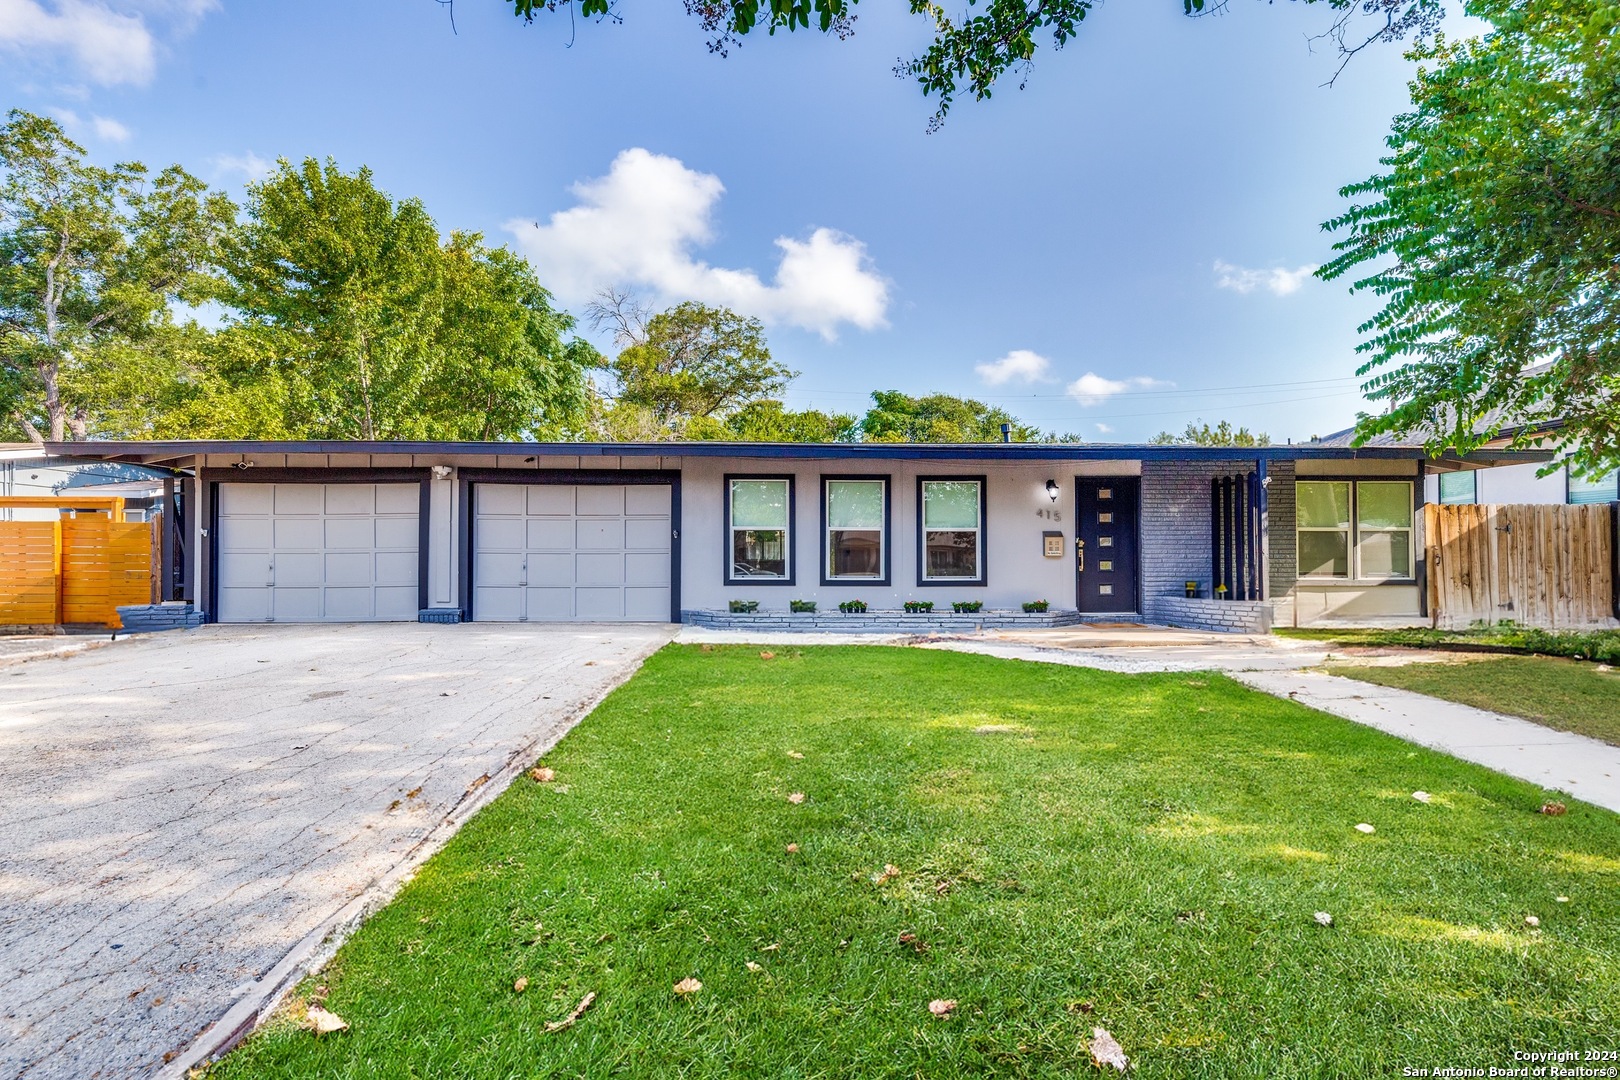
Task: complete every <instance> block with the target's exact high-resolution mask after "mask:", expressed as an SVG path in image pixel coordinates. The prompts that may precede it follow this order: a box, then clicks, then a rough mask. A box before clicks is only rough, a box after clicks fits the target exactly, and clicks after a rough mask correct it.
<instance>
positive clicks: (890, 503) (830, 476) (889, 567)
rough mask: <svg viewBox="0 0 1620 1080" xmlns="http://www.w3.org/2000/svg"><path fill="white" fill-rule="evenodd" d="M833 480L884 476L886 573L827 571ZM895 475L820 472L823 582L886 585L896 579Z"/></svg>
mask: <svg viewBox="0 0 1620 1080" xmlns="http://www.w3.org/2000/svg"><path fill="white" fill-rule="evenodd" d="M831 480H881V481H882V482H883V576H882V577H875V578H869V577H866V578H857V577H833V576H832V575H830V574H829V573H828V572H827V571H828V569H829V567H828V562H827V554H828V553H827V533H828V525H827V483H828V481H831ZM893 571H894V477H893V476H892V475H891V474H889V473H822V474H821V574H820V577H821V584H823V585H826V586H830V587H837V588H862V587H871V588H883V589H887V588H889V587H890V585H891V584H892V583H893V581H894V572H893Z"/></svg>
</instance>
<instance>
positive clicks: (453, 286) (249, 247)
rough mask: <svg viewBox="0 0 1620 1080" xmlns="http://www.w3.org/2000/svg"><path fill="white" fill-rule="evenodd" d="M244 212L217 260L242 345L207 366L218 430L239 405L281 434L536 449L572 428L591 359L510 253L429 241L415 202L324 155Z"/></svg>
mask: <svg viewBox="0 0 1620 1080" xmlns="http://www.w3.org/2000/svg"><path fill="white" fill-rule="evenodd" d="M246 212H247V221H246V222H245V223H244V225H243V227H242V228H241V230H240V232H239V234H238V235H237V236H235V237H234V238H233V239H232V241H231V242H230V243H228V244H227V245H226V248H225V255H224V264H225V271H226V277H227V280H228V288H227V289H226V291H225V295H224V298H225V301H226V303H227V304H228V305H229V306H230V308H231V309H232V312H231V315H230V319H229V326H230V328H231V330H233V331H234V332H235V333H236V339H235V340H236V342H237V343H238V344H239V345H240V346H241V348H240V349H238V350H232V351H231V352H229V353H228V354H226V355H225V356H224V357H223V358H222V361H221V363H220V365H218V366H216V367H215V369H214V371H215V374H217V375H218V376H219V377H220V378H221V379H223V380H224V382H225V383H226V384H227V385H228V386H229V387H231V388H232V394H226V395H221V396H219V397H218V398H217V399H216V405H218V406H219V407H220V408H221V416H222V419H223V420H225V421H226V422H228V423H237V422H239V420H240V417H241V416H242V413H243V409H242V407H241V405H240V401H242V400H247V401H251V402H253V403H254V411H255V412H257V413H259V414H260V415H261V417H262V418H261V420H260V421H258V422H257V423H255V425H254V426H256V427H262V426H274V427H276V428H278V429H279V430H280V432H282V433H283V435H284V436H285V437H292V438H359V439H505V438H539V437H554V436H556V435H558V434H560V433H562V432H564V431H567V430H570V429H571V428H573V427H577V426H578V424H579V423H580V421H581V417H582V415H583V411H584V409H585V405H586V378H585V369H586V367H587V366H589V365H592V364H594V363H595V362H596V360H597V357H596V353H595V351H594V350H593V349H591V348H590V346H589V345H587V344H585V343H584V342H581V341H578V340H565V335H566V334H567V333H568V332H569V330H571V329H572V326H573V320H572V319H571V318H569V316H567V315H566V314H564V313H561V312H557V311H554V310H553V309H552V307H551V298H550V295H549V294H548V293H547V292H546V291H545V290H544V289H543V288H541V287H540V283H539V282H538V281H537V280H536V279H535V277H534V273H533V271H532V270H531V269H530V268H529V266H528V264H527V263H525V262H524V261H523V260H522V259H520V258H519V257H518V256H516V255H513V254H512V253H511V252H509V251H506V250H505V249H500V248H496V249H491V248H486V247H485V246H484V245H483V242H482V237H481V236H479V235H478V234H476V233H455V234H452V236H451V237H450V239H449V240H448V241H447V242H443V243H441V241H440V237H439V232H438V228H437V226H436V225H435V224H434V222H433V220H432V219H431V218H430V217H429V216H428V214H427V211H426V209H425V208H424V207H423V206H422V204H421V203H420V202H418V201H417V200H414V199H406V200H403V201H401V202H397V203H396V202H395V201H394V200H393V199H392V198H391V197H389V196H388V195H387V193H385V192H383V191H381V190H379V189H378V188H377V187H376V185H375V184H374V183H373V182H372V178H371V173H370V171H369V170H367V169H363V168H362V169H360V170H359V171H358V172H356V173H353V174H348V173H344V172H342V171H341V170H340V169H339V168H338V167H337V165H336V164H335V163H334V162H332V161H330V160H329V161H327V162H325V163H324V164H323V163H321V162H318V161H315V160H314V159H308V160H305V161H304V162H303V163H302V164H301V165H299V166H293V165H291V164H289V163H288V162H286V161H282V162H280V164H279V167H278V169H277V171H276V172H275V173H274V174H273V175H272V176H270V177H269V178H268V179H266V180H264V181H263V182H261V183H258V184H255V185H252V186H250V188H249V193H248V202H247V207H246ZM233 395H234V400H233ZM272 417H274V418H275V419H274V420H273V421H272V419H271V418H272Z"/></svg>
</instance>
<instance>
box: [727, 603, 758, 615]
mask: <svg viewBox="0 0 1620 1080" xmlns="http://www.w3.org/2000/svg"><path fill="white" fill-rule="evenodd" d="M726 606H727V607H729V608H730V609H731V613H732V614H733V615H752V614H753V613H754V612H756V611H758V610H759V601H758V600H732V601H731V602H730V603H728V604H727V605H726Z"/></svg>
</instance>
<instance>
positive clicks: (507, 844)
mask: <svg viewBox="0 0 1620 1080" xmlns="http://www.w3.org/2000/svg"><path fill="white" fill-rule="evenodd" d="M794 754H803V757H802V758H796V757H795V756H793V755H794ZM545 763H546V764H547V765H548V766H550V767H552V768H553V769H555V771H556V781H555V782H554V783H550V784H538V783H533V782H530V781H528V780H520V781H519V782H518V783H517V784H515V785H514V786H513V787H512V788H511V789H510V790H508V791H507V792H505V793H504V794H503V795H502V796H501V797H500V798H499V799H498V800H496V801H495V802H494V804H492V805H491V806H490V807H489V808H488V809H486V810H485V811H484V812H483V813H481V814H480V815H479V816H478V817H477V818H475V819H474V820H473V821H472V822H471V823H470V824H469V825H468V826H467V827H466V828H465V829H463V830H462V832H461V833H460V834H459V835H458V836H457V837H456V838H455V839H454V840H453V841H452V842H451V843H450V844H449V846H448V847H446V848H445V850H444V851H443V852H441V853H440V854H439V855H438V856H437V857H436V858H434V859H433V860H432V861H431V862H430V863H429V864H428V865H427V866H426V867H425V868H424V869H423V870H422V872H421V873H420V874H419V875H418V876H417V878H416V879H415V881H414V882H412V883H411V884H410V885H409V886H408V887H407V888H406V889H405V890H404V891H403V892H402V893H401V894H400V896H399V897H398V899H397V900H396V901H395V902H394V903H393V904H392V905H390V906H389V907H388V908H386V909H385V910H383V911H382V912H380V913H379V914H377V915H376V916H375V917H374V918H372V919H371V921H370V922H369V923H367V925H366V926H364V927H363V928H362V929H361V930H360V931H359V932H358V933H357V934H356V935H355V936H354V938H353V939H351V940H350V941H349V943H348V944H347V945H346V946H345V947H344V948H343V949H342V950H341V952H340V953H339V954H338V957H337V959H336V960H335V961H334V963H333V964H332V965H331V967H330V968H329V970H328V972H327V973H326V974H325V975H324V976H323V977H322V981H324V982H326V983H328V984H329V985H330V997H329V999H328V1001H327V1005H328V1007H329V1008H330V1009H331V1010H332V1011H334V1012H336V1013H337V1014H338V1015H340V1016H342V1017H343V1018H344V1019H345V1020H347V1021H348V1022H349V1024H350V1025H351V1026H350V1030H348V1031H346V1032H342V1033H338V1034H335V1035H326V1036H320V1037H317V1036H315V1035H314V1034H312V1033H311V1032H309V1031H307V1030H304V1029H302V1028H300V1027H298V1026H297V1019H298V1014H299V1013H300V1011H301V1008H302V1002H303V1001H306V1000H308V995H309V993H311V992H312V989H311V987H310V986H306V987H305V988H304V990H303V992H302V993H301V994H300V995H299V998H298V1001H297V1002H296V1003H295V1006H294V1008H292V1009H291V1010H289V1011H288V1012H287V1013H286V1014H284V1015H283V1016H282V1017H281V1018H280V1019H278V1020H276V1021H273V1022H272V1023H271V1024H270V1025H268V1026H267V1027H266V1028H265V1029H263V1030H262V1031H260V1032H259V1033H258V1034H257V1035H255V1036H254V1037H253V1038H251V1039H250V1040H249V1041H248V1042H247V1043H246V1044H245V1045H244V1046H243V1047H242V1048H241V1049H239V1050H238V1051H236V1052H235V1053H234V1054H232V1055H231V1056H230V1057H229V1058H227V1059H226V1061H225V1062H224V1063H223V1064H222V1065H220V1066H218V1067H216V1068H215V1069H214V1070H212V1071H211V1072H210V1073H209V1076H210V1078H212V1080H237V1078H247V1077H297V1078H300V1080H302V1078H309V1077H376V1078H388V1080H396V1078H401V1077H423V1078H426V1077H455V1078H472V1077H487V1078H492V1080H493V1078H501V1080H505V1078H508V1077H525V1078H527V1077H550V1076H590V1077H605V1076H617V1075H623V1076H649V1077H671V1076H678V1077H699V1076H702V1077H709V1076H714V1077H719V1076H734V1075H743V1076H757V1077H879V1076H881V1077H896V1078H899V1077H933V1076H939V1077H955V1076H961V1075H965V1074H994V1075H997V1076H1012V1077H1023V1076H1031V1077H1034V1076H1040V1077H1072V1076H1076V1075H1082V1076H1084V1075H1096V1074H1095V1073H1094V1072H1093V1071H1092V1069H1091V1066H1090V1063H1089V1059H1088V1056H1087V1052H1086V1049H1085V1040H1086V1039H1087V1038H1088V1037H1089V1036H1090V1033H1091V1030H1092V1027H1093V1026H1094V1025H1100V1026H1103V1027H1106V1028H1108V1029H1109V1030H1110V1031H1112V1033H1113V1034H1114V1035H1115V1036H1116V1037H1117V1038H1118V1039H1119V1041H1120V1042H1121V1043H1122V1044H1123V1045H1124V1047H1125V1050H1126V1052H1127V1053H1128V1054H1130V1055H1131V1057H1132V1059H1133V1061H1134V1062H1135V1063H1136V1070H1137V1075H1140V1076H1142V1077H1223V1078H1224V1077H1266V1078H1279V1077H1364V1076H1398V1075H1400V1072H1401V1069H1402V1067H1403V1066H1407V1065H1412V1066H1436V1065H1467V1066H1477V1067H1488V1066H1490V1065H1497V1066H1505V1065H1510V1064H1512V1052H1513V1050H1514V1049H1523V1050H1570V1049H1578V1048H1583V1047H1591V1048H1594V1049H1603V1048H1614V1047H1615V1045H1616V1043H1615V1039H1614V1032H1615V1031H1616V1030H1620V817H1617V816H1615V815H1613V814H1610V813H1608V812H1606V811H1602V810H1598V809H1595V808H1592V807H1589V806H1586V805H1583V804H1571V806H1570V811H1569V813H1568V814H1567V815H1566V816H1563V817H1548V816H1542V815H1540V814H1538V813H1536V809H1537V807H1538V806H1539V805H1540V803H1541V802H1542V792H1541V791H1539V790H1538V789H1536V788H1535V787H1533V786H1531V785H1527V784H1522V783H1519V782H1517V781H1513V780H1508V779H1505V778H1503V777H1501V776H1498V775H1496V774H1493V773H1491V772H1488V771H1486V770H1484V769H1481V768H1478V767H1476V766H1473V765H1468V764H1465V763H1463V762H1459V761H1456V760H1454V759H1451V758H1448V757H1445V756H1443V755H1440V754H1435V753H1431V752H1428V751H1425V750H1420V749H1418V748H1416V747H1414V746H1411V745H1409V744H1407V743H1403V742H1400V741H1398V740H1396V739H1393V738H1390V737H1387V736H1385V735H1382V734H1379V733H1377V732H1375V731H1372V730H1369V729H1366V728H1361V727H1357V726H1356V725H1354V724H1350V723H1348V722H1345V721H1341V720H1337V719H1333V718H1330V717H1327V716H1324V715H1321V714H1318V713H1313V712H1310V711H1308V710H1306V709H1304V708H1302V707H1300V706H1298V705H1295V704H1292V703H1290V702H1286V701H1279V700H1276V699H1273V698H1270V697H1266V696H1262V695H1258V694H1254V693H1251V692H1249V691H1246V690H1244V689H1242V688H1240V687H1239V686H1237V685H1236V684H1235V683H1232V682H1230V681H1228V680H1226V679H1224V678H1221V677H1218V676H1208V675H1195V676H1188V675H1154V676H1125V675H1114V674H1108V673H1104V672H1095V671H1087V670H1083V669H1077V668H1069V667H1061V666H1056V665H1043V664H1024V663H1018V662H1013V661H1003V660H996V659H990V658H985V657H977V656H965V655H960V654H954V653H945V652H934V651H928V650H920V649H885V648H872V647H860V648H805V649H802V650H799V649H777V650H776V652H775V656H774V657H773V658H771V659H763V658H762V657H761V655H760V651H759V650H758V649H748V648H740V647H738V648H714V649H708V648H704V649H699V648H697V647H690V646H688V647H670V648H667V649H665V650H663V651H662V652H660V653H659V654H658V655H656V656H654V657H653V658H652V659H651V660H650V661H649V662H648V663H647V665H646V667H645V669H644V670H643V671H642V673H641V674H640V675H638V676H637V677H636V678H635V679H633V680H632V681H631V682H630V683H628V684H627V685H626V686H624V687H623V688H621V689H620V690H618V691H617V692H616V693H614V694H613V695H612V696H611V697H610V698H609V699H608V700H607V701H606V702H605V703H604V704H603V705H602V706H601V707H600V708H598V709H597V710H596V712H595V713H594V714H593V715H591V716H590V717H589V718H588V719H587V720H585V721H584V722H583V723H582V724H581V725H580V726H579V727H578V728H577V729H576V730H575V731H574V732H573V733H572V734H570V735H569V736H568V737H567V738H566V739H565V740H564V741H563V743H562V744H561V745H560V746H558V747H557V748H556V750H554V751H553V752H552V753H550V754H548V755H547V757H546V759H545ZM1417 789H1422V790H1425V791H1428V792H1430V793H1432V801H1431V802H1429V803H1428V804H1423V803H1420V802H1418V801H1416V800H1414V799H1412V798H1411V792H1412V791H1414V790H1417ZM794 792H803V793H804V794H805V795H806V796H807V797H806V799H805V800H804V802H803V803H802V804H800V805H795V804H793V803H791V802H790V801H789V799H788V796H789V795H790V794H791V793H794ZM1358 822H1369V823H1372V824H1373V825H1375V826H1376V828H1377V831H1376V833H1375V834H1373V835H1363V834H1361V833H1359V832H1357V831H1356V830H1355V829H1354V826H1355V825H1356V824H1357V823H1358ZM791 843H796V844H798V845H799V847H800V850H799V851H798V852H797V853H789V852H788V851H787V846H788V845H789V844H791ZM886 864H892V865H893V866H894V867H895V868H897V870H898V874H896V875H894V876H892V877H888V878H886V879H885V878H884V867H885V865H886ZM880 879H881V880H880ZM1560 896H1563V897H1567V898H1568V902H1567V903H1559V902H1557V900H1556V898H1557V897H1560ZM1317 911H1326V912H1330V913H1331V914H1332V916H1333V918H1334V925H1333V926H1332V927H1330V928H1324V927H1321V926H1318V925H1317V924H1316V922H1315V921H1314V920H1313V913H1314V912H1317ZM1527 915H1535V916H1537V917H1538V918H1539V919H1540V928H1539V929H1531V928H1529V927H1527V926H1526V925H1525V922H1524V920H1525V917H1526V916H1527ZM903 934H915V935H916V938H917V942H919V943H921V944H923V945H924V946H925V948H924V949H922V950H919V949H918V948H917V947H916V946H915V944H902V943H901V941H900V938H901V935H903ZM750 964H754V965H757V966H758V969H759V970H757V971H752V970H750V968H749V966H748V965H750ZM520 977H525V978H527V979H528V980H529V982H528V988H527V990H526V992H524V993H522V994H518V993H515V992H514V991H513V983H514V980H517V979H518V978H520ZM688 977H695V978H697V979H699V980H701V981H702V983H703V989H702V990H701V992H699V993H697V994H695V995H692V996H690V997H686V998H678V997H677V996H676V995H675V994H674V993H673V992H672V987H673V985H674V984H675V983H676V982H677V981H679V980H682V979H685V978H688ZM590 991H594V992H595V993H596V994H597V995H598V996H597V998H596V1002H595V1005H594V1007H593V1008H592V1009H591V1010H590V1011H589V1012H587V1013H586V1014H585V1015H584V1016H583V1018H582V1019H580V1021H579V1022H578V1023H577V1024H576V1025H575V1026H573V1027H572V1028H570V1029H568V1030H565V1031H561V1032H557V1033H553V1034H548V1033H546V1032H545V1030H544V1028H545V1025H546V1024H547V1023H548V1022H551V1021H556V1020H560V1019H561V1018H563V1017H565V1016H566V1015H567V1014H568V1013H569V1012H570V1010H571V1009H573V1007H574V1006H575V1004H576V1003H577V1002H578V1001H579V1000H580V999H581V998H582V997H583V996H584V995H585V994H586V993H587V992H590ZM936 998H950V999H955V1000H957V1001H958V1002H959V1003H960V1004H959V1006H958V1008H957V1009H956V1011H955V1013H954V1014H953V1015H951V1016H949V1017H948V1018H946V1019H936V1018H935V1017H933V1016H931V1015H930V1014H929V1011H928V1003H929V1002H930V1000H932V999H936Z"/></svg>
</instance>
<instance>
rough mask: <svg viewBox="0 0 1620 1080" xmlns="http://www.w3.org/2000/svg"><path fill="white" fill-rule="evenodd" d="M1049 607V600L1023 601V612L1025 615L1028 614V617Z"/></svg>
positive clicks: (1050, 603) (1050, 604)
mask: <svg viewBox="0 0 1620 1080" xmlns="http://www.w3.org/2000/svg"><path fill="white" fill-rule="evenodd" d="M1051 606H1052V602H1051V601H1050V600H1025V601H1024V611H1025V612H1026V613H1027V614H1030V615H1033V614H1035V613H1036V612H1038V611H1045V610H1046V609H1047V608H1049V607H1051Z"/></svg>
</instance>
